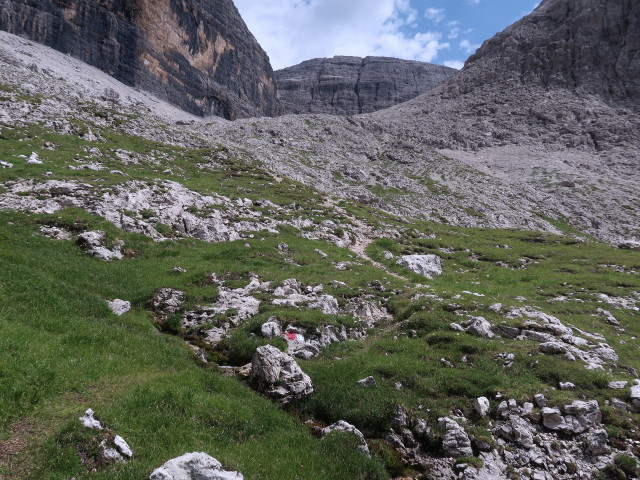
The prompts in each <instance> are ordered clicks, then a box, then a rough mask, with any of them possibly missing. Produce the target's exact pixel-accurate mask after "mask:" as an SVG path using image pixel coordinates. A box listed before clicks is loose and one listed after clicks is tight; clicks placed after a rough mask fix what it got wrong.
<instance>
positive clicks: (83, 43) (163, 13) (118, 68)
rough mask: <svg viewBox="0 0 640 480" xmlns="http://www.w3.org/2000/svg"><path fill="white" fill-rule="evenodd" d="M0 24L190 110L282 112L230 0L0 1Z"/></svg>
mask: <svg viewBox="0 0 640 480" xmlns="http://www.w3.org/2000/svg"><path fill="white" fill-rule="evenodd" d="M0 29H2V30H6V31H8V32H11V33H14V34H18V35H23V36H26V37H28V38H30V39H32V40H34V41H36V42H39V43H43V44H45V45H48V46H50V47H53V48H55V49H56V50H59V51H61V52H64V53H68V54H71V55H73V56H74V57H77V58H79V59H81V60H83V61H85V62H87V63H89V64H90V65H93V66H95V67H97V68H99V69H101V70H103V71H105V72H107V73H109V74H110V75H112V76H114V77H115V78H117V79H118V80H121V81H123V82H124V83H126V84H129V85H132V86H137V87H140V88H142V89H145V90H148V91H150V92H152V93H154V94H155V95H157V96H159V97H160V98H162V99H165V100H168V101H169V102H171V103H173V104H174V105H176V106H179V107H180V108H183V109H185V110H187V111H189V112H191V113H194V114H197V115H202V116H205V115H217V116H221V117H225V118H228V119H236V118H240V117H247V116H256V115H267V116H269V115H276V114H279V113H282V108H281V105H280V103H279V100H278V97H277V93H276V86H275V83H274V81H273V78H272V69H271V66H270V64H269V59H268V57H267V55H266V54H265V52H264V51H263V50H262V48H261V47H260V45H258V43H257V41H256V40H255V38H254V37H253V36H252V35H251V33H250V32H249V30H248V28H247V26H246V25H245V24H244V22H243V20H242V18H241V17H240V14H239V13H238V11H237V9H236V8H235V6H234V4H233V2H232V0H218V1H216V2H210V1H207V0H155V1H154V0H134V1H124V0H55V1H44V0H0Z"/></svg>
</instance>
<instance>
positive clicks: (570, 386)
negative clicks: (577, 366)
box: [559, 382, 576, 390]
mask: <svg viewBox="0 0 640 480" xmlns="http://www.w3.org/2000/svg"><path fill="white" fill-rule="evenodd" d="M559 387H560V390H575V388H576V385H575V383H571V382H560V384H559Z"/></svg>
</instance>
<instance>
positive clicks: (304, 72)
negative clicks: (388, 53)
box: [274, 56, 456, 115]
mask: <svg viewBox="0 0 640 480" xmlns="http://www.w3.org/2000/svg"><path fill="white" fill-rule="evenodd" d="M454 73H456V70H454V69H453V68H448V67H443V66H442V65H432V64H430V63H424V62H414V61H409V60H399V59H396V58H388V57H366V58H360V57H344V56H338V57H333V58H316V59H313V60H307V61H305V62H302V63H300V64H299V65H294V66H293V67H288V68H285V69H282V70H277V71H276V72H275V73H274V75H275V79H276V83H277V85H278V90H279V92H280V96H281V98H282V101H283V103H284V104H285V106H286V108H287V111H288V112H289V113H326V114H337V115H354V114H358V113H368V112H375V111H376V110H381V109H384V108H388V107H390V106H392V105H396V104H398V103H402V102H406V101H407V100H410V99H412V98H415V97H417V96H418V95H420V94H421V93H424V92H427V91H429V90H431V89H432V88H433V87H434V86H435V85H437V84H438V83H440V82H441V81H442V80H444V79H445V78H447V77H449V76H451V75H453V74H454Z"/></svg>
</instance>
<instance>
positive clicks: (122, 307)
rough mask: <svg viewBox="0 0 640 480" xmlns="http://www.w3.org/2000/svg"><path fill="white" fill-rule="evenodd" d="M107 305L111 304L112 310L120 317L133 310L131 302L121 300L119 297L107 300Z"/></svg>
mask: <svg viewBox="0 0 640 480" xmlns="http://www.w3.org/2000/svg"><path fill="white" fill-rule="evenodd" d="M107 305H109V308H110V309H111V311H112V312H113V313H114V314H115V315H117V316H119V317H120V316H122V315H124V314H125V313H127V312H128V311H129V310H131V302H127V301H126V300H120V299H119V298H116V299H115V300H111V301H108V300H107Z"/></svg>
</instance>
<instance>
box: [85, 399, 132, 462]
mask: <svg viewBox="0 0 640 480" xmlns="http://www.w3.org/2000/svg"><path fill="white" fill-rule="evenodd" d="M79 420H80V423H81V424H82V425H83V426H84V427H85V428H89V429H93V430H100V431H103V432H104V433H103V434H101V438H102V440H101V441H100V448H101V449H102V461H104V462H107V463H110V462H118V463H124V462H126V461H127V460H129V459H131V458H132V457H133V451H132V450H131V447H129V445H128V444H127V442H126V441H125V439H124V438H122V437H121V436H120V435H115V434H114V433H112V432H111V431H110V430H108V429H106V428H105V426H104V425H103V424H102V422H100V421H99V420H97V419H96V418H95V413H94V411H93V410H92V409H90V408H89V409H88V410H87V411H86V412H84V415H82V417H80V418H79Z"/></svg>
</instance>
